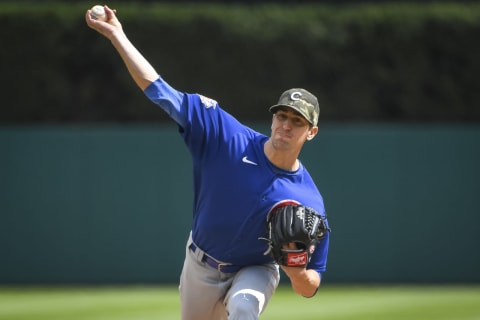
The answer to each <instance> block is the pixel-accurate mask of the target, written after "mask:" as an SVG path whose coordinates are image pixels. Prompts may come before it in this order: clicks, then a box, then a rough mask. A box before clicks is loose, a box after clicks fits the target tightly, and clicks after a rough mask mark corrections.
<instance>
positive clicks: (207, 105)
mask: <svg viewBox="0 0 480 320" xmlns="http://www.w3.org/2000/svg"><path fill="white" fill-rule="evenodd" d="M198 96H199V97H200V101H202V104H203V106H204V107H205V108H207V109H208V108H211V107H213V108H214V109H215V107H216V106H217V101H215V100H213V99H210V98H207V97H205V96H202V95H201V94H199V95H198Z"/></svg>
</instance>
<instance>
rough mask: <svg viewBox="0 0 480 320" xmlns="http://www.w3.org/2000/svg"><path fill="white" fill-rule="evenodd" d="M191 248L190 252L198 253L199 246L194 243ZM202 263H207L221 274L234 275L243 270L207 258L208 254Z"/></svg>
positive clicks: (236, 266)
mask: <svg viewBox="0 0 480 320" xmlns="http://www.w3.org/2000/svg"><path fill="white" fill-rule="evenodd" d="M189 248H190V250H192V252H195V251H197V246H196V245H195V244H194V243H192V244H191V245H190V247H189ZM202 261H203V262H206V263H207V264H208V265H209V266H210V267H212V268H214V269H217V270H218V271H219V272H223V273H234V272H237V271H238V270H240V269H241V268H242V266H238V265H233V264H230V263H223V262H218V261H217V260H215V259H213V258H210V257H209V256H207V255H206V254H204V255H203V258H202Z"/></svg>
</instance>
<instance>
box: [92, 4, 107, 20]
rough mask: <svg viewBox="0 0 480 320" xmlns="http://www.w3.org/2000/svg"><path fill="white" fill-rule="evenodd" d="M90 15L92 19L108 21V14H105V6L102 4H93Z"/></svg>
mask: <svg viewBox="0 0 480 320" xmlns="http://www.w3.org/2000/svg"><path fill="white" fill-rule="evenodd" d="M90 16H91V17H92V19H95V20H100V21H107V15H106V14H105V8H104V7H103V6H100V5H96V6H93V7H92V9H91V11H90Z"/></svg>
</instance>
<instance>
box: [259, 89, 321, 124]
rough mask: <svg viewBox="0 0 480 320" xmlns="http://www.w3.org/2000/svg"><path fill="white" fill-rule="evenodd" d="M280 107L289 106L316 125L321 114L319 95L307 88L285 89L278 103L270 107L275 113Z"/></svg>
mask: <svg viewBox="0 0 480 320" xmlns="http://www.w3.org/2000/svg"><path fill="white" fill-rule="evenodd" d="M280 107H289V108H292V109H294V110H296V111H298V112H299V113H300V114H301V115H302V116H303V117H304V118H305V119H307V121H308V122H310V123H311V124H312V125H314V126H316V125H317V123H318V116H319V115H320V106H319V105H318V100H317V97H315V96H314V95H313V94H311V93H310V92H308V91H307V90H305V89H300V88H293V89H289V90H287V91H285V92H284V93H282V95H281V96H280V99H279V100H278V103H277V104H276V105H273V106H271V107H270V109H268V110H269V111H270V112H272V113H275V112H276V110H277V109H278V108H280Z"/></svg>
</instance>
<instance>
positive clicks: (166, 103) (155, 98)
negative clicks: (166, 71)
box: [144, 77, 188, 127]
mask: <svg viewBox="0 0 480 320" xmlns="http://www.w3.org/2000/svg"><path fill="white" fill-rule="evenodd" d="M144 94H145V95H146V96H147V98H148V99H150V100H151V101H152V102H153V103H155V104H156V105H157V106H159V107H160V108H162V109H163V110H164V111H165V112H166V113H167V114H168V115H169V116H170V118H172V119H173V121H175V122H176V123H177V124H178V125H179V126H180V127H185V126H186V125H187V122H188V120H187V108H186V106H185V104H186V101H187V99H186V94H185V93H183V92H180V91H178V90H176V89H174V88H173V87H171V86H170V85H169V84H168V83H167V82H166V81H164V80H163V79H162V78H161V77H159V78H158V79H157V80H156V81H154V82H152V83H151V84H150V85H149V86H148V87H147V88H146V89H145V90H144Z"/></svg>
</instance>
